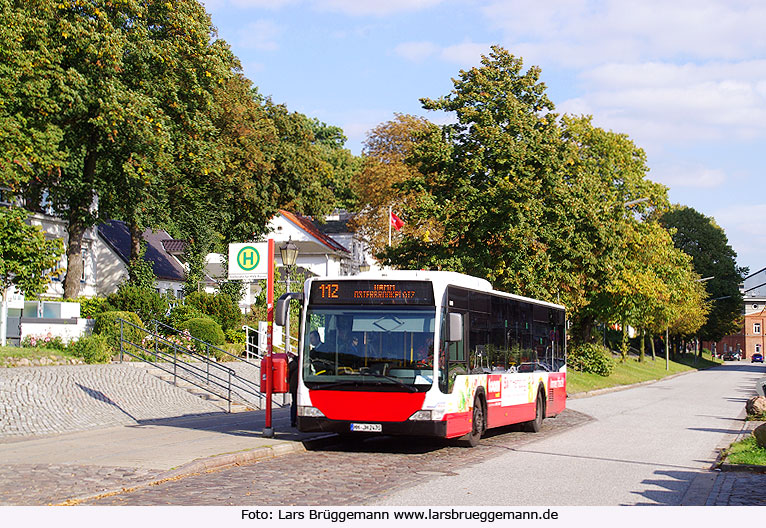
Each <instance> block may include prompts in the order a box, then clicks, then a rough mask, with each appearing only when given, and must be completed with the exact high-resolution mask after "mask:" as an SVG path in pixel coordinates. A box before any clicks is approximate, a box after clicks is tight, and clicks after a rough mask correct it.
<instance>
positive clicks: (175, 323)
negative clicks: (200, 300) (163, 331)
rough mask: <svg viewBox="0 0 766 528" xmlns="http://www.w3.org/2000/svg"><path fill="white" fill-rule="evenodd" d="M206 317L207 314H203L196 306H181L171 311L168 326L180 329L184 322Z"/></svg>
mask: <svg viewBox="0 0 766 528" xmlns="http://www.w3.org/2000/svg"><path fill="white" fill-rule="evenodd" d="M204 316H205V314H203V313H202V312H201V311H200V310H199V309H198V308H197V307H196V306H192V305H191V304H179V305H177V306H175V307H174V308H173V309H172V310H170V314H169V315H168V324H169V325H170V326H172V327H173V328H180V327H181V325H182V324H183V323H184V321H188V320H189V319H197V318H199V317H204Z"/></svg>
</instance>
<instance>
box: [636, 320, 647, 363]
mask: <svg viewBox="0 0 766 528" xmlns="http://www.w3.org/2000/svg"><path fill="white" fill-rule="evenodd" d="M640 350H641V352H640V354H639V355H638V361H639V362H641V363H643V362H644V359H646V330H644V329H643V328H642V329H641V348H640Z"/></svg>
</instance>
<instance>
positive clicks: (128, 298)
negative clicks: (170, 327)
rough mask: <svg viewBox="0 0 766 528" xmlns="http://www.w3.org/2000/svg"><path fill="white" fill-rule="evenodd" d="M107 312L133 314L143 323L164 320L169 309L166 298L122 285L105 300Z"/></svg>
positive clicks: (151, 291)
mask: <svg viewBox="0 0 766 528" xmlns="http://www.w3.org/2000/svg"><path fill="white" fill-rule="evenodd" d="M106 306H107V310H111V311H123V312H134V313H135V314H136V315H138V317H139V318H140V319H141V320H142V321H143V322H145V323H148V322H149V321H151V320H152V319H158V320H160V321H162V320H164V318H165V314H166V313H167V312H168V308H169V307H170V305H169V303H168V299H167V297H165V296H163V295H160V294H159V293H157V292H156V291H154V290H149V289H146V288H141V287H139V286H136V285H134V284H130V283H123V284H122V285H120V288H119V289H118V290H117V292H116V293H113V294H111V295H109V296H107V298H106Z"/></svg>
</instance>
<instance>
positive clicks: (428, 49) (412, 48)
mask: <svg viewBox="0 0 766 528" xmlns="http://www.w3.org/2000/svg"><path fill="white" fill-rule="evenodd" d="M438 52H439V47H438V46H437V45H436V44H434V43H433V42H403V43H401V44H399V45H398V46H396V47H395V48H394V53H396V54H397V55H399V56H400V57H404V58H405V59H407V60H409V61H412V62H422V61H424V60H426V59H428V58H429V57H432V56H433V55H435V54H436V53H438Z"/></svg>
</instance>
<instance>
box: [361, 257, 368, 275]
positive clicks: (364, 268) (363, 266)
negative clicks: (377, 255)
mask: <svg viewBox="0 0 766 528" xmlns="http://www.w3.org/2000/svg"><path fill="white" fill-rule="evenodd" d="M359 271H360V272H362V273H365V272H367V271H370V265H369V264H368V263H367V259H364V260H363V261H362V263H361V264H359Z"/></svg>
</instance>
